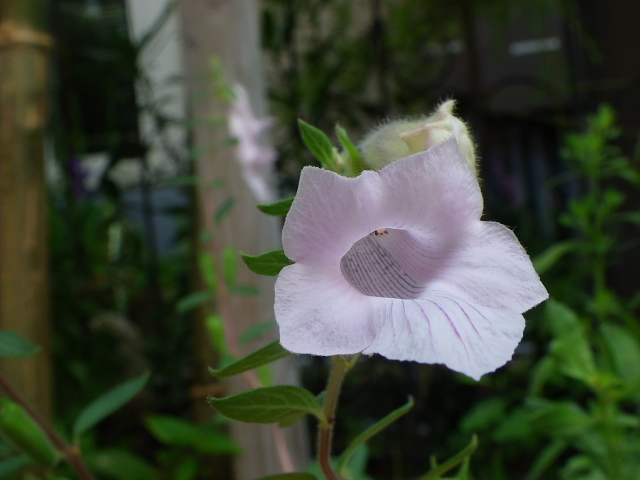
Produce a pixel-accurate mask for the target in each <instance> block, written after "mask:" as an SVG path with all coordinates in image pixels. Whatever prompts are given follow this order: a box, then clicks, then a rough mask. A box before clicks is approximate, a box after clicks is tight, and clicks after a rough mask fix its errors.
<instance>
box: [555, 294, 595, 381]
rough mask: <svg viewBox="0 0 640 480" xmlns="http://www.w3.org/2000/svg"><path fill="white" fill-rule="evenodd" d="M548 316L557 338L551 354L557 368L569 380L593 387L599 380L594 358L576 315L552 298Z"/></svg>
mask: <svg viewBox="0 0 640 480" xmlns="http://www.w3.org/2000/svg"><path fill="white" fill-rule="evenodd" d="M546 309H547V310H546V315H547V319H548V321H549V323H550V326H551V329H552V330H553V334H554V336H555V338H554V340H553V341H552V342H551V346H550V351H551V355H552V357H553V358H554V359H555V360H556V361H557V365H558V369H559V370H560V371H561V372H562V373H563V374H565V375H567V376H568V377H572V378H575V379H577V380H581V381H583V382H585V383H586V384H587V385H590V386H592V387H594V386H595V385H596V383H597V381H598V378H597V377H598V372H597V370H596V364H595V359H594V358H593V352H592V350H591V346H590V345H589V340H588V339H587V336H586V334H585V332H584V329H583V327H582V324H581V323H580V320H579V319H578V317H577V316H576V314H575V313H574V312H573V311H572V310H571V309H570V308H569V307H567V306H566V305H563V304H562V303H560V302H557V301H555V300H553V299H549V300H548V301H547V304H546Z"/></svg>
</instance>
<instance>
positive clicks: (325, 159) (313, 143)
mask: <svg viewBox="0 0 640 480" xmlns="http://www.w3.org/2000/svg"><path fill="white" fill-rule="evenodd" d="M298 127H299V128H300V134H301V135H302V141H303V142H304V144H305V145H306V146H307V148H308V149H309V150H311V153H313V155H314V156H315V157H316V158H317V159H318V160H319V161H320V164H321V165H322V166H323V167H324V168H326V169H327V170H331V171H334V172H335V171H336V167H337V165H336V162H335V159H334V158H333V145H331V140H329V137H327V136H326V135H325V133H324V132H323V131H322V130H320V129H318V128H316V127H314V126H312V125H309V124H308V123H307V122H305V121H304V120H300V119H299V120H298Z"/></svg>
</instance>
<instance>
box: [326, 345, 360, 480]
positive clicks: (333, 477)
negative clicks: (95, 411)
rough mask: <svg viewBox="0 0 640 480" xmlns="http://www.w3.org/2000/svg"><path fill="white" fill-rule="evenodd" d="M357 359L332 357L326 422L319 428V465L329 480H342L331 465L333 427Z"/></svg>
mask: <svg viewBox="0 0 640 480" xmlns="http://www.w3.org/2000/svg"><path fill="white" fill-rule="evenodd" d="M355 359H356V357H351V358H350V357H344V356H341V355H336V356H334V357H331V360H332V361H333V367H332V368H331V373H330V374H329V380H328V381H327V390H326V395H325V399H324V406H323V409H322V410H323V413H324V418H325V421H324V422H320V425H319V427H318V464H319V465H320V469H321V470H322V473H324V475H325V477H326V478H327V480H340V477H339V476H338V475H337V474H336V472H335V471H334V470H333V466H332V465H331V443H332V440H333V426H334V424H335V412H336V405H337V404H338V396H339V395H340V388H341V387H342V381H343V380H344V376H345V375H346V373H347V372H348V371H349V369H350V368H351V367H352V366H353V365H354V364H355Z"/></svg>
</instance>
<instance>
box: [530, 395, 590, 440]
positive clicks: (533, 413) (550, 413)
mask: <svg viewBox="0 0 640 480" xmlns="http://www.w3.org/2000/svg"><path fill="white" fill-rule="evenodd" d="M527 404H528V406H529V408H530V409H531V410H530V413H529V418H528V420H529V423H530V425H531V426H532V427H533V428H534V429H535V430H537V431H539V432H541V433H544V434H546V435H551V436H553V437H556V438H562V437H574V436H576V435H579V434H580V433H582V432H584V431H585V430H586V429H588V428H589V427H591V426H592V425H593V424H594V419H592V418H591V417H590V416H589V414H587V413H586V412H585V411H584V410H583V409H582V408H581V407H580V406H579V405H576V404H575V403H573V402H569V401H564V402H554V401H551V400H543V399H530V400H529V401H528V402H527Z"/></svg>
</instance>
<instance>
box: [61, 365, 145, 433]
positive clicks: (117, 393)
mask: <svg viewBox="0 0 640 480" xmlns="http://www.w3.org/2000/svg"><path fill="white" fill-rule="evenodd" d="M147 380H149V374H148V373H144V374H142V375H140V376H139V377H136V378H133V379H131V380H128V381H126V382H124V383H123V384H121V385H119V386H117V387H116V388H114V389H113V390H110V391H109V392H107V393H105V394H104V395H102V396H101V397H98V398H97V399H95V400H94V401H93V402H91V403H90V404H89V405H88V406H87V407H86V408H85V409H84V410H82V412H81V413H80V415H79V416H78V418H77V419H76V422H75V424H74V426H73V436H74V437H75V438H77V437H79V436H80V435H82V434H83V433H84V432H86V431H87V430H89V429H90V428H92V427H93V426H95V425H96V424H97V423H98V422H100V421H101V420H102V419H104V418H105V417H107V416H108V415H111V414H112V413H113V412H115V411H116V410H118V409H119V408H120V407H122V406H123V405H124V404H125V403H127V402H128V401H129V400H131V399H132V398H133V397H135V396H136V395H138V394H139V393H140V392H141V391H142V389H143V388H144V386H145V385H146V384H147Z"/></svg>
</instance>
